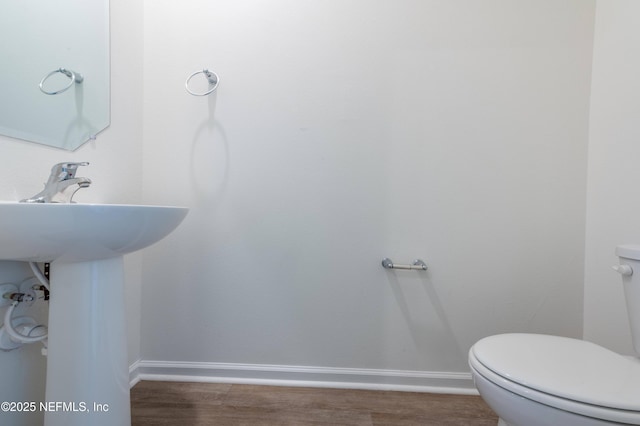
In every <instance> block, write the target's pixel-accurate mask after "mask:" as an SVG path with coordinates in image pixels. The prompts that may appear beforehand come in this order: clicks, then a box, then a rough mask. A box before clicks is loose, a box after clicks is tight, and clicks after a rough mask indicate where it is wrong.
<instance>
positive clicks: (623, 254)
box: [613, 244, 640, 355]
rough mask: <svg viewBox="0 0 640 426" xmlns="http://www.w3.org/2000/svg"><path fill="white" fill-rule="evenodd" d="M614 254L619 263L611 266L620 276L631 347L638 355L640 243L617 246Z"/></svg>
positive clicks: (639, 328) (639, 337)
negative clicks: (625, 303) (629, 329)
mask: <svg viewBox="0 0 640 426" xmlns="http://www.w3.org/2000/svg"><path fill="white" fill-rule="evenodd" d="M616 255H618V257H619V258H620V265H617V266H614V267H613V268H614V269H615V270H616V271H618V272H619V273H620V275H621V276H622V284H623V286H624V296H625V299H626V301H627V315H628V316H629V324H630V325H631V338H632V339H633V348H634V349H635V351H636V354H638V355H640V244H625V245H621V246H618V247H617V248H616ZM629 268H630V269H629Z"/></svg>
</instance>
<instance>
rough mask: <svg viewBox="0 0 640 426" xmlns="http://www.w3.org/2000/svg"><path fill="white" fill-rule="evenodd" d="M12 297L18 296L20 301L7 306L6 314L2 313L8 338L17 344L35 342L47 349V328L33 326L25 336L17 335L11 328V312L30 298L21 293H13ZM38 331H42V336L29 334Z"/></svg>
mask: <svg viewBox="0 0 640 426" xmlns="http://www.w3.org/2000/svg"><path fill="white" fill-rule="evenodd" d="M14 296H18V297H19V299H21V300H14V301H13V302H12V303H11V305H9V307H8V308H7V312H5V313H4V328H5V330H6V331H7V334H8V335H9V337H11V339H12V340H13V341H15V342H19V343H37V342H42V344H43V345H44V346H45V348H46V347H47V341H46V340H47V337H48V336H49V333H48V330H47V327H46V326H44V325H42V324H39V325H35V326H33V327H32V328H31V329H30V330H29V332H28V333H29V335H28V336H25V335H24V334H22V333H19V332H18V331H17V330H16V329H15V328H13V324H12V321H13V318H11V317H12V316H13V311H14V309H15V308H16V306H18V305H19V304H20V302H27V301H30V300H31V296H29V295H24V294H22V293H14ZM38 329H44V330H45V332H44V334H41V335H39V336H31V333H33V331H34V330H38Z"/></svg>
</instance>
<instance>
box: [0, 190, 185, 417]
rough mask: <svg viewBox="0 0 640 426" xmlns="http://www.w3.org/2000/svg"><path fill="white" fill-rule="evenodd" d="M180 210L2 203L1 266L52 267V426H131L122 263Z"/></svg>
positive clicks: (160, 234)
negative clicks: (6, 262)
mask: <svg viewBox="0 0 640 426" xmlns="http://www.w3.org/2000/svg"><path fill="white" fill-rule="evenodd" d="M187 212H188V209H186V208H181V207H161V206H136V205H115V204H105V205H100V204H24V203H0V223H1V224H2V228H1V229H0V260H19V261H28V262H50V263H51V278H50V285H51V298H50V301H49V343H48V345H49V348H48V358H47V382H46V393H45V398H46V403H47V404H48V405H47V410H46V411H45V423H44V424H45V426H86V425H91V426H128V425H130V424H131V415H130V406H129V368H128V362H127V350H126V327H125V314H124V268H123V255H125V254H127V253H131V252H133V251H136V250H140V249H142V248H145V247H147V246H149V245H151V244H153V243H155V242H157V241H159V240H161V239H162V238H164V237H165V236H166V235H168V234H169V233H171V232H172V231H173V230H174V229H175V228H176V227H177V226H178V225H179V224H180V222H182V220H183V219H184V217H185V216H186V214H187Z"/></svg>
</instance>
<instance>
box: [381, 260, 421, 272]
mask: <svg viewBox="0 0 640 426" xmlns="http://www.w3.org/2000/svg"><path fill="white" fill-rule="evenodd" d="M382 267H383V268H385V269H410V270H416V271H426V270H427V264H426V263H424V260H420V259H416V260H414V261H413V263H412V264H411V265H396V264H395V263H393V260H391V259H389V258H388V257H385V258H384V259H382Z"/></svg>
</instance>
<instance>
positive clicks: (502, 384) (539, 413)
mask: <svg viewBox="0 0 640 426" xmlns="http://www.w3.org/2000/svg"><path fill="white" fill-rule="evenodd" d="M616 254H617V255H618V257H619V258H620V264H619V265H616V266H614V267H613V268H614V269H615V270H616V271H617V272H619V273H620V275H622V282H623V285H624V291H625V297H626V301H627V311H628V314H629V320H630V323H631V332H632V339H633V345H634V349H635V351H636V353H637V354H638V355H640V245H623V246H618V247H617V248H616ZM469 365H470V367H471V374H472V376H473V380H474V383H475V385H476V387H477V388H478V391H479V392H480V396H481V397H482V398H483V399H484V400H485V402H486V403H487V404H488V405H489V406H490V407H491V408H492V409H493V410H494V411H495V412H496V414H498V416H499V417H500V419H499V421H498V425H499V426H591V425H640V358H638V357H628V356H623V355H620V354H617V353H615V352H613V351H610V350H609V349H606V348H603V347H601V346H598V345H596V344H594V343H590V342H586V341H584V340H578V339H571V338H568V337H560V336H550V335H542V334H528V333H510V334H500V335H496V336H489V337H486V338H484V339H482V340H480V341H478V342H477V343H476V344H475V345H473V347H472V348H471V350H470V351H469Z"/></svg>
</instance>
